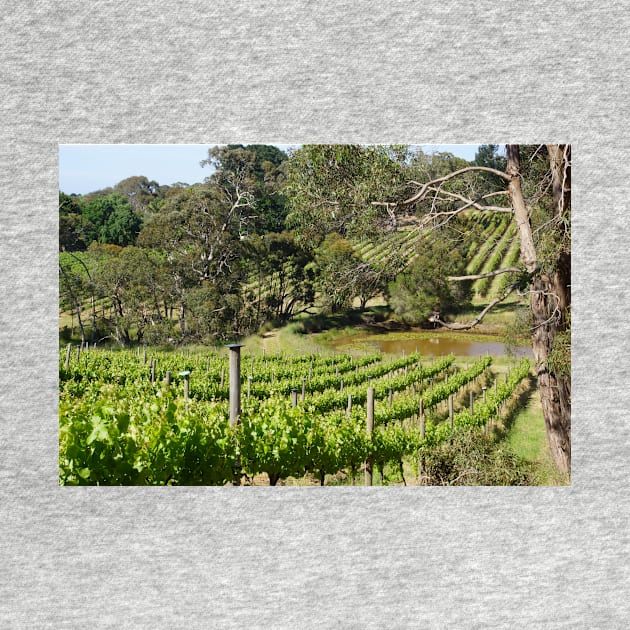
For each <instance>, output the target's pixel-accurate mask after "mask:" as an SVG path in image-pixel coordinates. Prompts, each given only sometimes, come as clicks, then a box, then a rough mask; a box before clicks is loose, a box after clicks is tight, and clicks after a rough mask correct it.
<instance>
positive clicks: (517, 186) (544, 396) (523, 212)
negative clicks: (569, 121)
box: [507, 145, 571, 473]
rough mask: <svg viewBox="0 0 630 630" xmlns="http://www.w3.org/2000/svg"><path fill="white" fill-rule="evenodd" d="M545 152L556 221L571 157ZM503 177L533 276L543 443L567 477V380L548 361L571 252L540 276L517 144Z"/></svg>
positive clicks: (563, 205) (561, 324)
mask: <svg viewBox="0 0 630 630" xmlns="http://www.w3.org/2000/svg"><path fill="white" fill-rule="evenodd" d="M554 146H555V145H554ZM549 152H550V157H551V168H552V183H553V196H554V206H555V207H556V209H557V210H556V216H558V217H560V214H561V213H564V212H568V211H569V207H568V200H569V197H568V192H567V191H568V188H569V186H570V170H569V165H568V159H566V161H565V158H568V156H569V153H568V152H564V153H563V152H562V150H560V152H558V151H556V150H555V149H554V148H553V147H550V151H549ZM561 154H562V155H561ZM563 156H564V157H563ZM507 172H508V174H509V175H510V176H511V180H510V183H509V186H508V190H509V193H510V197H511V199H512V207H513V209H514V218H515V220H516V224H517V227H518V232H519V237H520V244H521V258H522V260H523V264H524V265H525V268H526V269H527V271H528V272H529V273H530V274H531V276H532V281H531V285H530V307H531V311H532V325H533V328H532V349H533V354H534V361H535V363H536V374H537V377H538V390H539V391H540V398H541V402H542V409H543V416H544V418H545V426H546V429H547V440H548V443H549V449H550V451H551V456H552V458H553V460H554V462H555V464H556V466H557V467H558V469H559V470H561V471H562V472H567V473H568V472H570V470H571V380H570V378H569V377H565V376H560V375H557V374H554V373H552V372H551V371H550V369H549V364H548V359H549V355H550V354H551V351H552V349H553V344H554V340H555V338H556V336H557V334H558V333H560V332H562V331H564V330H566V326H567V314H568V310H569V308H570V306H571V294H570V285H571V257H570V253H568V252H565V251H563V250H562V249H560V252H559V254H558V259H557V261H556V265H555V270H554V271H553V273H551V274H547V273H541V272H540V269H539V261H538V259H537V255H536V248H535V246H534V240H533V234H532V227H531V223H530V219H529V212H528V209H527V206H526V203H525V199H524V197H523V193H522V189H521V183H520V156H519V147H518V145H507ZM556 229H558V227H556Z"/></svg>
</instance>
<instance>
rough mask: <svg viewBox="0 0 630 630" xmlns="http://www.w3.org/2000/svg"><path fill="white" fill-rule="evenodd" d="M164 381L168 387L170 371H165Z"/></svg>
mask: <svg viewBox="0 0 630 630" xmlns="http://www.w3.org/2000/svg"><path fill="white" fill-rule="evenodd" d="M164 382H165V383H166V387H169V386H170V384H171V373H170V372H166V375H165V376H164Z"/></svg>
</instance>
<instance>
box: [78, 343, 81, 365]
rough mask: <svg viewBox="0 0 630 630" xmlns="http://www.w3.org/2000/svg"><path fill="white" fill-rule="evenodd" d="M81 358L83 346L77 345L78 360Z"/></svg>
mask: <svg viewBox="0 0 630 630" xmlns="http://www.w3.org/2000/svg"><path fill="white" fill-rule="evenodd" d="M80 358H81V346H80V345H79V346H77V361H78V360H79V359H80Z"/></svg>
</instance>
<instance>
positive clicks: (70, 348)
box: [66, 343, 72, 370]
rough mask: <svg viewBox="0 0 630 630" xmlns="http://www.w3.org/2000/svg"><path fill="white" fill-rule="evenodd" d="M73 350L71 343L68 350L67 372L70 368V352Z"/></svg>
mask: <svg viewBox="0 0 630 630" xmlns="http://www.w3.org/2000/svg"><path fill="white" fill-rule="evenodd" d="M71 350H72V344H71V343H69V344H68V347H67V348H66V370H67V369H68V367H69V366H70V351H71Z"/></svg>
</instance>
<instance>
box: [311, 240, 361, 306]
mask: <svg viewBox="0 0 630 630" xmlns="http://www.w3.org/2000/svg"><path fill="white" fill-rule="evenodd" d="M315 262H316V264H317V271H318V281H317V286H318V288H319V291H320V296H321V301H322V305H323V308H324V310H328V311H330V312H332V313H337V312H339V311H341V310H343V309H345V308H350V307H351V306H352V299H353V298H354V297H355V287H354V277H355V276H354V270H355V269H356V267H357V260H356V256H355V254H354V250H353V248H352V243H351V242H350V241H348V240H347V239H345V238H343V237H342V236H340V235H339V234H335V233H332V234H328V235H327V236H326V238H325V239H324V240H323V241H322V243H321V245H320V246H319V247H318V248H317V250H316V252H315Z"/></svg>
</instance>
